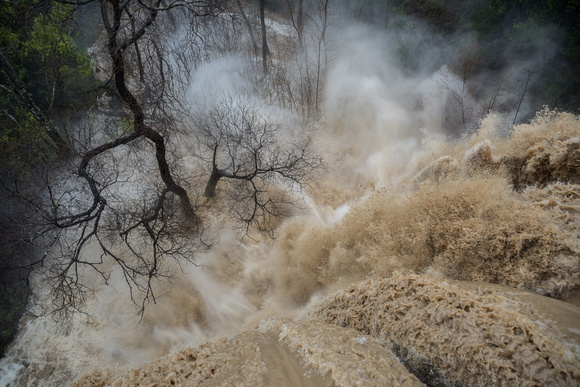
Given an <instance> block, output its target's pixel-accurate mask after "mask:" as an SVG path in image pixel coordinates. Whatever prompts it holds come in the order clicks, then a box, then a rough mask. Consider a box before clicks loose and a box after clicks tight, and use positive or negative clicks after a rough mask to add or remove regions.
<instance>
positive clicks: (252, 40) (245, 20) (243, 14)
mask: <svg viewBox="0 0 580 387" xmlns="http://www.w3.org/2000/svg"><path fill="white" fill-rule="evenodd" d="M236 3H237V4H238V9H239V10H240V14H241V15H242V19H244V23H245V24H246V27H247V28H248V33H249V35H250V41H251V42H252V48H253V50H254V56H255V57H258V44H257V43H256V38H255V37H254V31H253V30H252V25H251V24H250V21H249V20H248V17H247V16H246V13H245V12H244V8H243V7H242V3H240V0H236Z"/></svg>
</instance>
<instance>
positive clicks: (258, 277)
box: [76, 112, 580, 386]
mask: <svg viewBox="0 0 580 387" xmlns="http://www.w3.org/2000/svg"><path fill="white" fill-rule="evenodd" d="M484 125H492V123H490V122H484ZM484 129H485V126H484ZM487 130H488V131H489V128H487ZM579 133H580V122H579V120H578V117H576V116H573V115H569V114H564V113H553V112H544V113H542V114H540V115H539V116H538V118H537V119H536V120H535V121H534V122H532V123H531V124H529V125H522V126H520V127H516V128H515V130H514V131H513V134H512V135H511V136H509V137H507V138H503V137H498V136H493V135H490V134H489V132H488V133H487V134H486V133H485V130H481V131H480V132H478V133H476V134H475V135H474V136H473V137H472V138H469V139H466V141H464V142H461V143H454V144H436V145H433V148H432V150H431V151H430V152H427V153H425V155H424V158H417V159H416V161H415V165H414V168H413V169H412V170H410V171H409V172H408V173H407V174H406V175H405V176H404V177H403V178H401V179H400V180H399V182H398V183H397V184H396V185H394V184H393V185H383V186H380V185H378V184H377V185H371V186H369V187H365V189H364V190H363V191H364V194H363V195H362V196H361V197H359V198H358V199H354V198H352V197H351V199H350V201H349V204H348V210H347V211H344V212H345V213H343V214H338V213H337V212H333V208H332V206H331V205H330V204H320V205H319V206H318V207H317V208H315V210H316V214H315V215H311V216H308V217H302V218H300V217H298V218H294V219H290V220H288V221H287V222H285V223H283V224H282V225H281V226H280V236H279V238H278V239H277V241H276V242H275V243H274V244H272V245H270V246H264V245H259V244H257V245H254V244H252V245H248V246H245V247H244V249H243V250H242V252H239V253H238V254H241V257H240V255H235V254H233V253H231V252H227V249H224V250H223V251H222V254H221V255H220V257H221V258H219V259H217V261H220V262H221V263H219V264H218V265H216V268H220V267H226V266H227V267H228V268H229V269H228V270H229V272H228V270H225V269H224V270H216V271H215V273H214V274H215V275H214V276H213V278H214V279H213V280H212V281H216V282H219V283H221V284H225V285H223V286H226V285H227V286H228V287H230V289H236V292H239V293H236V294H238V295H239V296H240V297H242V296H243V299H244V300H245V301H244V302H248V303H249V304H251V305H249V306H247V309H243V308H242V309H241V311H240V312H239V313H238V315H243V316H245V317H244V318H242V320H243V321H244V324H242V325H243V328H241V329H240V330H238V332H239V333H237V334H233V333H232V334H230V335H229V336H228V337H227V338H220V339H215V340H210V341H207V342H206V343H205V344H201V345H197V346H192V347H188V348H184V349H181V350H179V351H176V352H172V353H170V354H168V355H165V356H164V357H161V358H158V359H156V360H154V361H152V362H149V363H145V364H143V365H141V366H138V367H130V366H128V367H127V366H123V367H119V368H118V369H115V368H112V367H110V366H109V367H97V370H95V371H92V372H91V373H88V374H87V375H85V376H83V377H82V378H80V379H78V380H77V382H76V385H79V386H87V385H114V386H117V385H118V386H122V385H134V384H139V385H148V384H155V383H158V384H159V385H263V386H272V385H276V386H283V385H287V386H295V385H305V386H308V385H312V386H315V385H316V386H318V385H340V386H352V385H421V384H426V385H458V386H459V385H479V386H489V385H505V386H510V385H562V386H570V385H578V384H580V347H579V344H580V307H579V306H578V303H577V294H578V285H579V282H578V273H579V252H578V247H579V245H578V236H579V233H578V227H579V219H578V211H579V210H580V185H579V184H578V180H579V179H580V175H579V169H578V165H579V164H578V163H579V161H580V153H579V151H578V146H577V145H578V144H579V141H580V138H578V137H577V136H578V134H579ZM542 160H543V161H542ZM546 175H549V177H547V176H546ZM562 176H566V177H567V178H566V182H565V183H562V182H560V181H559V178H558V177H562ZM331 177H332V176H331ZM324 184H326V186H324ZM324 184H321V189H320V191H319V192H313V193H311V195H310V196H311V198H312V200H313V202H314V203H316V202H318V203H330V202H331V200H330V199H328V198H325V195H329V192H330V193H331V194H330V196H332V195H334V194H333V192H335V191H334V190H338V188H336V187H334V188H329V187H330V185H331V182H329V181H327V182H324ZM317 195H318V196H317ZM343 195H345V196H348V195H347V194H344V193H343ZM351 195H353V196H354V194H352V193H351ZM325 206H326V207H325ZM340 211H343V210H340ZM232 254H233V255H232ZM234 261H235V262H234ZM222 265H223V266H222ZM201 293H203V291H199V294H198V297H199V299H200V301H199V303H200V305H203V304H204V302H205V301H204V298H203V296H202V295H200V294H201ZM241 299H242V298H240V300H241ZM566 300H569V302H567V301H566ZM205 307H207V305H205V306H199V310H201V312H199V313H200V314H201V315H204V313H205V312H204V311H203V310H204V308H205ZM252 308H253V309H252ZM173 311H174V312H176V311H177V309H173ZM206 318H207V316H206ZM209 320H211V318H209ZM207 323H208V324H211V322H209V321H208V322H207ZM200 329H201V328H200ZM234 331H235V330H234ZM234 331H230V332H234ZM79 376H80V375H79Z"/></svg>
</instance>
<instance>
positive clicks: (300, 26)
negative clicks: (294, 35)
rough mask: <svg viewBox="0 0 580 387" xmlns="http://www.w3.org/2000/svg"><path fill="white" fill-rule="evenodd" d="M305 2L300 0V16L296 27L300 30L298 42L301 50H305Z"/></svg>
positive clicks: (297, 18)
mask: <svg viewBox="0 0 580 387" xmlns="http://www.w3.org/2000/svg"><path fill="white" fill-rule="evenodd" d="M302 3H303V0H298V16H296V27H297V30H298V42H299V43H300V49H301V50H303V49H304V11H303V4H302Z"/></svg>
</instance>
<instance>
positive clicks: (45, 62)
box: [0, 2, 97, 174]
mask: <svg viewBox="0 0 580 387" xmlns="http://www.w3.org/2000/svg"><path fill="white" fill-rule="evenodd" d="M72 17H73V8H72V7H71V6H68V5H64V4H60V3H57V2H48V3H39V4H36V5H35V6H31V4H30V3H26V2H0V47H1V48H0V49H1V50H2V54H3V56H4V57H5V58H6V60H7V61H8V62H9V64H10V67H12V69H13V70H14V72H15V73H16V74H17V76H18V77H19V78H20V83H21V84H22V85H23V86H24V88H25V89H26V92H27V94H29V95H30V97H31V98H32V100H33V101H34V103H35V104H36V106H38V108H39V109H40V110H41V111H42V112H43V113H44V115H45V116H46V117H47V118H48V119H49V120H52V121H53V122H56V121H57V120H61V119H66V117H69V116H70V115H71V114H73V113H74V112H75V111H77V110H82V109H86V108H87V107H88V106H90V105H92V104H93V103H94V102H95V100H96V96H95V95H96V93H94V92H92V91H93V90H94V89H95V87H96V86H97V81H96V79H95V78H94V77H93V73H92V69H91V67H90V63H89V58H88V56H87V55H86V53H85V52H82V51H81V50H79V48H78V47H77V45H76V44H75V38H76V33H75V30H74V23H73V19H72ZM15 90H16V87H15V85H14V84H13V82H12V80H11V79H10V77H9V76H8V74H7V73H4V71H2V70H0V146H1V147H2V150H3V152H2V155H1V156H0V162H2V166H3V168H4V169H9V170H11V171H12V172H16V173H17V174H26V173H28V172H29V171H30V169H31V168H33V167H34V165H37V164H38V163H39V162H41V161H43V160H44V159H46V157H48V156H50V153H51V152H50V150H51V149H52V146H51V145H52V144H51V140H50V138H49V137H48V136H47V134H46V130H45V128H43V127H41V125H40V124H39V123H38V122H37V121H36V120H35V118H34V117H33V115H32V114H31V112H30V106H29V105H27V104H26V103H24V102H23V101H22V100H21V98H20V97H19V96H18V95H17V93H16V92H15ZM63 117H64V118H63Z"/></svg>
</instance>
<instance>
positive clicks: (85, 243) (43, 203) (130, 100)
mask: <svg viewBox="0 0 580 387" xmlns="http://www.w3.org/2000/svg"><path fill="white" fill-rule="evenodd" d="M61 1H62V2H63V3H67V4H74V5H75V6H81V5H83V4H87V3H89V2H95V1H96V2H97V3H98V5H99V7H100V15H101V21H102V27H103V29H104V35H105V42H106V52H107V54H108V57H109V61H110V62H109V65H108V66H107V70H108V71H109V72H110V78H109V79H110V81H111V82H112V83H113V85H114V88H113V90H114V94H113V97H116V98H117V99H118V101H119V102H120V103H121V109H120V111H119V112H118V114H117V116H118V117H119V118H112V119H104V118H103V117H100V116H96V117H95V116H92V117H88V118H87V120H86V122H87V123H86V124H85V129H82V128H81V127H79V128H77V131H76V132H75V134H74V135H71V138H70V139H69V140H70V144H71V147H72V151H71V154H69V155H68V157H67V158H66V159H62V160H61V161H60V162H56V161H55V162H54V163H53V165H51V166H50V168H47V169H46V170H44V171H43V172H42V173H41V172H40V171H38V176H36V177H35V180H34V181H31V180H29V181H28V183H29V184H28V185H25V184H22V183H21V182H20V183H19V182H13V181H10V180H9V179H5V178H4V177H2V179H0V182H1V183H2V188H3V191H4V192H5V193H7V194H8V195H10V197H13V198H18V199H20V200H21V201H22V202H24V203H26V204H27V205H28V207H29V208H30V209H31V211H30V213H32V214H33V216H31V217H30V219H29V224H34V227H33V229H34V235H33V236H32V237H31V238H32V239H34V240H36V241H37V245H38V246H39V248H40V249H41V250H44V252H43V253H41V254H39V256H37V257H35V258H34V259H33V260H31V262H26V263H23V264H22V265H19V266H18V267H15V268H14V269H15V270H20V269H26V268H28V269H32V268H34V267H38V266H40V265H42V266H43V267H44V269H43V270H42V271H39V272H38V274H39V275H38V276H37V277H38V278H42V279H43V280H44V281H47V282H48V286H49V287H50V288H51V289H52V291H51V294H50V297H51V298H52V300H53V305H54V309H55V311H57V312H62V313H63V314H64V315H68V313H69V312H70V311H72V310H79V309H82V306H83V303H84V299H85V296H86V294H87V292H90V291H91V289H90V287H89V286H87V284H86V283H85V282H84V281H83V277H85V275H86V273H87V272H94V273H97V274H98V275H100V277H101V279H102V281H103V282H104V283H109V281H110V278H111V274H112V272H113V271H114V270H118V271H119V272H120V273H121V275H122V277H123V279H124V280H125V282H126V284H127V286H128V287H129V291H130V296H131V299H132V300H133V301H134V302H136V303H138V305H140V307H141V312H143V311H144V308H145V306H146V305H147V304H148V303H150V302H155V297H156V296H155V294H154V284H155V282H156V281H158V280H160V279H162V278H164V277H166V276H171V274H172V271H171V270H172V269H171V268H170V267H168V265H167V262H166V258H174V259H177V260H180V259H185V260H192V257H193V252H195V251H197V250H198V249H199V248H203V247H204V242H203V241H202V230H201V226H200V224H199V222H198V217H197V214H196V211H197V205H196V203H195V201H194V200H192V198H191V196H190V193H189V192H188V189H187V185H186V184H187V182H186V181H185V180H184V179H183V178H179V177H178V176H177V174H176V171H179V169H180V168H179V165H178V164H177V163H176V161H175V160H172V157H171V155H170V152H169V151H168V148H167V147H168V141H167V139H166V136H168V135H171V134H172V128H171V122H170V121H169V120H166V121H164V124H165V125H166V127H160V126H157V127H154V125H159V123H160V122H161V121H160V120H158V119H153V117H152V116H151V115H148V114H146V110H145V109H144V108H143V106H144V104H145V103H147V104H148V106H152V105H151V104H152V99H151V98H149V97H148V96H147V95H141V96H139V95H136V94H135V93H134V91H132V90H131V88H132V89H133V90H135V89H136V88H135V87H134V86H133V87H130V86H129V85H130V84H132V85H134V84H135V83H134V82H141V83H143V82H150V81H155V82H150V83H149V84H148V85H147V86H148V87H149V88H150V89H151V90H155V91H156V93H157V97H156V98H155V99H154V100H155V101H156V102H155V103H157V104H161V103H163V102H164V101H165V100H166V99H165V90H166V88H167V82H166V80H165V79H164V73H165V72H164V65H165V64H166V59H165V57H164V55H163V52H162V51H161V50H160V49H159V47H156V46H155V44H153V43H154V42H153V43H152V42H151V40H150V39H149V40H147V39H144V36H146V35H148V34H149V31H151V29H152V28H153V27H154V25H155V23H156V21H157V19H158V16H159V15H160V14H162V13H164V12H168V11H169V10H171V9H173V8H175V7H178V6H179V7H182V8H183V9H184V12H189V13H192V14H194V15H195V16H196V17H198V18H200V17H202V16H209V15H213V14H214V13H215V12H216V11H219V9H218V10H216V8H215V4H213V2H211V1H210V2H207V3H206V2H201V1H181V0H177V1H170V2H167V1H162V0H153V1H146V2H143V1H120V0H85V1H67V0H61ZM138 42H145V43H144V44H142V45H139V46H137V43H138ZM128 63H129V64H133V63H135V64H136V65H137V67H138V70H139V71H138V73H137V74H138V77H135V78H131V76H130V74H131V71H130V69H129V67H130V65H129V66H128ZM152 63H155V64H157V66H158V67H157V70H158V74H159V76H158V77H155V76H154V77H150V76H149V75H150V74H149V73H150V68H151V64H152ZM145 94H147V93H145ZM49 129H50V128H47V130H49ZM115 268H116V269H115Z"/></svg>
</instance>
